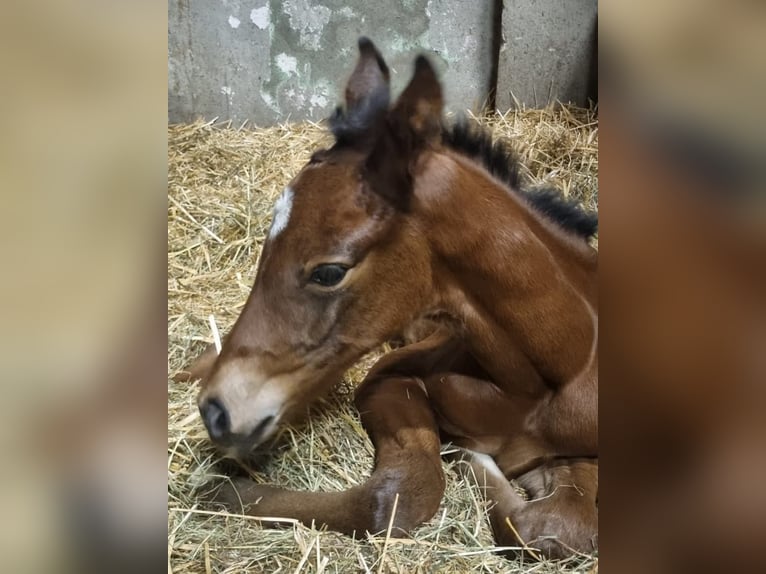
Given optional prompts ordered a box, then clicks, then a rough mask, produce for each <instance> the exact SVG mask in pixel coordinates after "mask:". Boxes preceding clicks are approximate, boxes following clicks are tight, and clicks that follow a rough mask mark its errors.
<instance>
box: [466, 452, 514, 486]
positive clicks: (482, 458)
mask: <svg viewBox="0 0 766 574" xmlns="http://www.w3.org/2000/svg"><path fill="white" fill-rule="evenodd" d="M466 450H468V449H466ZM468 452H470V453H471V456H473V460H474V462H476V463H477V464H479V465H480V466H482V467H483V468H484V470H485V471H486V472H487V474H491V475H492V476H494V477H496V478H499V479H502V480H506V478H505V475H504V474H503V471H501V470H500V467H498V466H497V463H496V462H495V459H494V458H492V457H491V456H489V455H487V454H481V453H479V452H474V451H468Z"/></svg>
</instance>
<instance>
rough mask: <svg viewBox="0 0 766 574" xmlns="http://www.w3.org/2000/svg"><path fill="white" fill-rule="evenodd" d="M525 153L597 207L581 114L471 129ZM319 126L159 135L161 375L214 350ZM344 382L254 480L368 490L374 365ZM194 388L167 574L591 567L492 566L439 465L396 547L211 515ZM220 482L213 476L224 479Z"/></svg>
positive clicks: (174, 437)
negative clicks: (164, 346) (436, 496)
mask: <svg viewBox="0 0 766 574" xmlns="http://www.w3.org/2000/svg"><path fill="white" fill-rule="evenodd" d="M480 121H481V122H482V123H484V124H485V125H487V126H489V127H490V128H491V129H492V130H493V131H494V133H495V134H496V135H497V136H503V137H509V138H511V139H512V140H513V141H514V143H515V145H516V146H517V147H518V148H519V149H520V152H521V156H522V158H523V162H524V164H525V166H526V173H525V175H526V176H527V177H528V178H529V179H530V180H532V181H533V182H535V183H542V182H547V183H552V184H555V185H557V186H558V187H560V188H561V189H563V190H564V192H565V193H566V194H568V195H570V194H571V195H575V196H577V197H580V198H582V200H583V201H584V203H585V204H586V205H588V206H589V207H591V208H595V207H596V205H597V200H598V195H597V177H598V129H597V123H596V120H595V119H594V117H593V115H592V114H591V113H590V112H587V111H584V110H579V109H573V108H564V109H561V110H558V111H553V110H551V109H546V110H528V111H516V112H514V111H512V112H508V113H507V114H504V115H493V116H488V117H484V118H481V120H480ZM329 141H330V139H329V137H328V135H327V133H326V132H325V130H324V128H323V127H322V126H319V125H316V124H310V123H303V124H290V125H284V126H277V127H271V128H264V129H245V128H240V129H235V128H232V127H231V126H230V125H221V126H215V125H212V124H211V123H202V122H198V123H195V124H191V125H177V126H171V127H170V128H169V129H168V187H169V200H168V345H169V347H168V372H169V376H171V377H172V376H173V375H174V374H176V373H177V372H178V371H179V370H181V369H182V368H183V367H184V366H186V365H188V363H189V362H190V361H191V360H192V359H193V358H194V357H196V356H197V354H199V352H200V351H201V350H202V349H203V347H204V346H205V345H206V344H207V343H209V342H211V341H212V335H211V333H210V326H209V319H208V318H209V316H210V315H213V316H214V317H215V320H216V322H217V324H218V325H219V327H220V329H221V331H222V332H223V333H225V332H227V331H228V329H229V328H230V326H231V325H232V323H233V322H234V320H235V319H236V317H237V315H238V314H239V312H240V310H241V309H242V306H243V304H244V302H245V299H246V298H247V295H248V293H249V290H250V286H251V282H252V280H253V277H254V271H255V267H256V264H257V256H258V252H259V250H260V247H261V245H262V244H263V241H264V238H265V235H266V232H267V231H268V226H269V223H270V218H271V206H272V204H273V202H274V200H275V199H276V197H277V196H278V194H279V193H280V192H281V191H282V189H283V188H284V186H285V185H286V183H287V182H288V181H289V180H290V179H291V177H292V176H293V175H294V174H295V173H296V172H297V171H298V170H299V168H300V167H301V166H302V165H303V164H304V163H305V162H306V161H307V160H308V159H309V156H310V154H311V152H312V150H314V149H316V147H317V146H319V145H323V144H327V143H329ZM379 354H380V351H378V352H376V353H373V354H371V355H370V356H368V357H366V358H365V359H364V360H363V361H361V362H360V364H358V365H357V366H356V367H354V368H353V369H352V370H351V371H349V373H348V374H347V375H346V378H345V380H344V381H343V382H342V383H341V384H340V385H339V386H338V387H337V388H336V390H335V391H334V392H333V393H332V394H331V396H330V397H329V398H328V399H327V400H325V401H323V402H322V404H320V405H318V406H317V407H316V408H315V409H313V414H312V416H311V418H310V419H309V421H308V422H307V423H306V424H305V425H303V426H302V427H300V428H287V429H285V430H284V431H283V433H282V437H281V439H280V444H281V445H282V446H281V447H280V450H279V452H278V454H277V455H276V456H274V457H273V459H272V460H271V461H270V462H269V463H268V464H267V465H266V466H265V467H264V468H263V469H261V471H262V472H261V473H259V474H258V476H257V477H256V478H257V479H258V480H263V481H264V482H272V483H275V484H279V485H282V486H284V487H288V488H299V489H312V490H341V489H345V488H349V487H351V486H353V485H356V484H359V483H361V482H363V481H364V480H365V479H366V477H367V476H369V472H370V470H371V467H372V460H373V450H372V446H371V444H370V442H369V440H368V439H367V437H366V435H365V433H364V431H363V430H362V427H361V425H360V423H359V419H358V416H357V414H356V413H355V411H354V409H353V407H352V406H351V394H352V391H353V388H354V386H355V385H356V384H357V383H358V382H359V381H360V380H361V379H362V378H363V376H364V374H365V372H366V370H367V369H368V368H369V366H370V365H371V364H372V363H373V362H374V361H375V359H376V358H377V356H379ZM196 392H197V388H196V385H194V384H184V383H173V382H169V383H168V491H169V498H168V500H169V502H168V570H169V571H171V569H172V571H173V572H179V573H180V572H194V573H197V572H226V573H231V572H245V571H247V572H437V571H438V572H481V571H486V572H498V571H504V572H522V571H524V572H527V571H530V572H540V573H548V574H549V573H552V572H564V571H566V572H588V571H591V570H593V569H594V568H597V564H598V561H597V559H595V558H593V557H578V558H575V559H572V560H570V561H568V562H566V563H562V564H554V563H539V564H538V563H535V562H533V561H530V560H529V559H526V560H525V559H520V560H518V561H515V562H511V561H508V560H506V559H505V558H502V557H500V556H498V554H497V548H495V547H494V546H493V540H492V533H491V531H490V528H489V525H488V521H487V519H486V514H485V510H486V508H485V504H484V503H483V501H482V499H481V496H480V494H479V492H478V490H476V489H475V488H471V487H470V485H468V484H467V483H466V482H464V480H463V479H462V478H460V477H459V475H458V474H457V473H455V472H454V471H453V470H452V463H445V468H446V469H447V489H446V493H445V497H444V501H443V503H442V506H441V508H440V510H439V511H438V512H437V514H436V516H434V518H433V519H431V520H430V521H429V522H428V523H427V524H425V525H423V526H422V527H420V528H418V529H417V530H416V531H415V532H413V534H412V536H411V538H408V539H404V540H397V539H388V538H387V537H386V536H385V533H384V534H382V535H380V536H377V537H365V538H362V539H358V540H352V539H350V538H348V537H345V536H342V535H340V534H336V533H332V532H323V531H319V530H316V529H314V528H309V527H306V526H302V525H299V524H295V525H292V526H289V527H286V528H281V529H264V528H262V527H261V525H260V524H259V523H258V522H257V521H255V520H252V519H250V518H248V517H242V516H238V515H233V514H227V513H223V512H211V511H210V509H209V508H206V507H204V505H202V504H201V502H200V498H201V495H202V494H203V493H204V492H205V491H206V489H207V488H208V487H209V485H210V483H211V481H212V480H216V470H215V465H216V463H217V461H218V455H217V454H216V453H215V451H214V450H213V449H212V447H211V446H210V443H209V441H208V439H207V436H206V433H205V430H204V428H203V426H202V424H201V421H200V419H199V416H198V414H197V408H196V403H195V396H196ZM219 480H220V479H219Z"/></svg>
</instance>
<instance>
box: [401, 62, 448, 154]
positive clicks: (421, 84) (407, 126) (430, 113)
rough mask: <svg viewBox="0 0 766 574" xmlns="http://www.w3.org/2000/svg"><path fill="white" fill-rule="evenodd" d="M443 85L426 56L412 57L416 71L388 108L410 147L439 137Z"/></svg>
mask: <svg viewBox="0 0 766 574" xmlns="http://www.w3.org/2000/svg"><path fill="white" fill-rule="evenodd" d="M443 107H444V100H443V99H442V87H441V85H440V84H439V79H438V78H437V77H436V72H435V71H434V69H433V67H432V66H431V63H430V62H429V61H428V59H427V58H426V57H425V56H418V58H417V59H416V60H415V73H414V74H413V76H412V79H411V80H410V83H409V84H408V85H407V87H406V88H405V89H404V92H402V95H401V96H399V100H398V101H397V102H396V105H395V106H394V109H393V110H392V111H391V123H392V125H393V126H395V128H396V130H397V131H398V132H399V135H400V136H401V137H404V135H405V134H406V135H407V137H409V138H410V139H411V142H412V145H413V147H414V149H413V150H410V151H419V150H420V149H421V148H422V147H424V146H426V145H429V144H431V145H432V144H435V143H437V142H438V140H439V139H440V137H441V125H442V123H441V122H442V108H443Z"/></svg>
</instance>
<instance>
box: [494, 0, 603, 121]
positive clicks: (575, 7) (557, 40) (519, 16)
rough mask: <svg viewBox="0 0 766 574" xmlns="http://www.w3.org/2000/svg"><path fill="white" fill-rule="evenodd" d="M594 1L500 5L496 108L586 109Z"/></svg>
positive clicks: (519, 0) (522, 0)
mask: <svg viewBox="0 0 766 574" xmlns="http://www.w3.org/2000/svg"><path fill="white" fill-rule="evenodd" d="M597 9H598V3H597V0H566V1H562V0H531V1H530V0H505V2H504V7H503V16H502V20H503V21H502V42H501V46H500V56H499V60H498V70H497V96H496V103H497V108H498V109H500V110H506V109H508V108H510V107H513V106H514V101H513V97H512V95H513V96H515V97H516V99H517V100H518V101H519V102H520V103H522V104H524V105H526V106H527V107H544V106H546V105H547V104H548V103H551V102H553V101H556V100H557V99H558V100H560V101H561V102H572V103H575V104H578V105H585V104H586V103H587V97H588V88H589V74H590V73H591V58H592V56H593V49H594V40H595V27H596V14H597Z"/></svg>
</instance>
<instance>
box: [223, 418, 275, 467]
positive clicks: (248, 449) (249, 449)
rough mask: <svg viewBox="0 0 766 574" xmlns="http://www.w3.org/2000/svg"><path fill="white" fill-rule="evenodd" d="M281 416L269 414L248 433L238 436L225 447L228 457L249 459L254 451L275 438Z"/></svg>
mask: <svg viewBox="0 0 766 574" xmlns="http://www.w3.org/2000/svg"><path fill="white" fill-rule="evenodd" d="M279 419H280V417H277V416H273V415H269V416H267V417H265V418H264V419H263V420H261V422H259V423H258V424H257V425H256V427H255V428H254V429H253V430H252V431H250V432H249V433H248V434H247V435H245V436H242V437H237V438H235V439H234V440H232V441H231V443H230V444H229V445H227V446H226V448H225V449H224V454H225V455H226V457H227V458H233V459H236V460H243V461H244V460H247V459H248V458H249V457H250V456H251V455H252V454H253V451H255V450H257V449H258V448H259V447H261V446H263V445H264V444H266V443H267V442H268V441H269V440H270V439H272V438H274V437H275V435H276V433H275V432H274V431H276V428H277V425H278V423H279Z"/></svg>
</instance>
